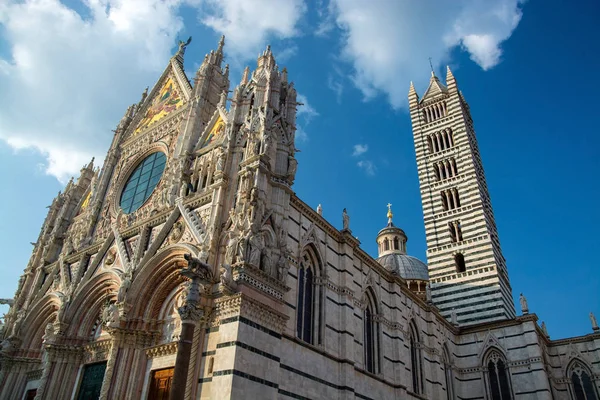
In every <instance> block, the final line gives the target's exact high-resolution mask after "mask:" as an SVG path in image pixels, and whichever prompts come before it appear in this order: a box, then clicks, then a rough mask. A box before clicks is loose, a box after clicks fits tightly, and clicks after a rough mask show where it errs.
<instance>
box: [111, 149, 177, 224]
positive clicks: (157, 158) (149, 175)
mask: <svg viewBox="0 0 600 400" xmlns="http://www.w3.org/2000/svg"><path fill="white" fill-rule="evenodd" d="M166 161H167V157H166V156H165V154H164V153H161V152H156V153H152V154H150V155H149V156H148V157H146V158H145V159H144V161H142V162H141V163H140V165H138V166H137V167H136V168H135V170H133V172H132V173H131V176H130V177H129V179H127V183H126V184H125V188H124V189H123V194H121V203H120V204H121V208H122V209H123V211H124V212H125V214H129V213H132V212H134V211H135V210H137V209H138V208H140V207H141V206H142V204H144V202H145V201H146V200H148V197H150V195H151V194H152V191H153V190H154V188H155V187H156V185H158V181H159V180H160V177H161V176H162V174H163V172H164V170H165V163H166Z"/></svg>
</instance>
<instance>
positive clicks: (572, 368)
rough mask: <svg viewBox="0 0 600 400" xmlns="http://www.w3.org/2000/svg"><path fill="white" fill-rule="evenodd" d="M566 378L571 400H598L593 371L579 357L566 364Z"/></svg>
mask: <svg viewBox="0 0 600 400" xmlns="http://www.w3.org/2000/svg"><path fill="white" fill-rule="evenodd" d="M566 378H567V381H568V382H569V393H570V394H571V398H572V399H573V400H598V389H597V388H596V384H595V382H594V373H593V369H592V368H591V366H590V365H589V364H588V363H587V362H585V360H583V359H582V358H580V357H575V358H573V359H572V360H571V361H570V362H569V364H567V369H566Z"/></svg>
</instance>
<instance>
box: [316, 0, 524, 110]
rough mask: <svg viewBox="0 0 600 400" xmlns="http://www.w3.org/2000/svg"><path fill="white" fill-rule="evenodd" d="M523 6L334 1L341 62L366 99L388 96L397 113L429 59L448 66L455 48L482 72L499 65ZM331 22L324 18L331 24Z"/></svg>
mask: <svg viewBox="0 0 600 400" xmlns="http://www.w3.org/2000/svg"><path fill="white" fill-rule="evenodd" d="M521 4H522V0H456V1H452V2H439V1H434V0H422V1H419V2H407V1H396V0H382V1H377V2H371V3H369V5H368V6H365V3H364V2H363V1H362V0H344V1H341V0H331V3H330V5H331V6H330V7H329V10H330V11H331V12H332V13H333V15H334V16H335V21H336V23H337V26H338V27H339V28H340V29H341V30H342V46H343V49H342V57H344V58H345V59H346V60H348V61H350V62H351V63H352V65H353V68H354V76H353V82H354V84H355V85H356V86H357V87H358V88H359V89H360V90H361V91H362V92H363V95H364V96H365V98H366V99H369V98H372V97H374V96H376V95H377V94H379V93H385V94H386V95H387V96H388V97H389V101H390V103H391V104H392V106H394V107H402V106H405V105H406V103H407V99H406V95H407V91H408V88H407V87H408V82H409V81H411V80H413V81H415V83H416V84H417V87H418V88H423V89H424V86H425V85H426V83H427V79H428V73H427V69H428V58H429V57H432V59H433V61H434V62H435V63H436V65H441V64H443V63H445V62H448V61H449V60H448V58H449V54H450V51H451V50H452V49H453V48H455V47H456V46H460V47H461V48H463V49H464V50H466V51H467V52H468V53H469V54H470V57H471V59H472V60H473V61H475V62H476V63H477V64H479V65H480V66H481V68H483V69H484V70H487V69H490V68H492V67H494V66H495V65H497V64H498V63H499V62H500V60H501V55H502V50H501V44H502V42H503V41H505V40H506V39H508V38H509V37H510V35H511V34H512V32H513V30H514V29H515V28H516V26H517V25H518V23H519V21H520V19H521V15H522V11H521V8H520V6H521ZM327 18H330V16H327V15H326V16H324V17H323V20H324V21H327Z"/></svg>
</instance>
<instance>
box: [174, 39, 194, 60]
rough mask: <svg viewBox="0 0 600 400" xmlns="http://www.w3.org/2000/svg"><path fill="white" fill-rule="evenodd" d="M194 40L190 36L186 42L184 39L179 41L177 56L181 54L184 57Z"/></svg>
mask: <svg viewBox="0 0 600 400" xmlns="http://www.w3.org/2000/svg"><path fill="white" fill-rule="evenodd" d="M191 42H192V37H191V36H190V37H189V38H188V40H187V42H184V41H183V40H180V41H179V49H178V50H177V53H175V57H177V56H180V57H183V55H184V54H185V48H186V47H187V46H188V45H189V44H190V43H191Z"/></svg>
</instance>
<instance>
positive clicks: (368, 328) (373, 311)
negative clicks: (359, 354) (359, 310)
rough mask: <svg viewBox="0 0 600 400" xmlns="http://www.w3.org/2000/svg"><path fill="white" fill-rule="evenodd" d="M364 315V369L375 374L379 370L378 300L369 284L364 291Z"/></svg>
mask: <svg viewBox="0 0 600 400" xmlns="http://www.w3.org/2000/svg"><path fill="white" fill-rule="evenodd" d="M362 301H363V302H364V306H365V308H364V315H363V325H364V326H363V329H364V330H363V332H364V334H363V348H364V353H365V370H367V371H368V372H370V373H373V374H376V373H379V372H380V371H381V358H380V350H381V349H380V348H381V346H380V343H381V337H380V327H379V319H378V317H379V314H380V310H379V302H378V301H377V295H376V294H375V290H373V287H372V286H371V285H369V286H367V287H366V288H365V291H364V295H363V299H362Z"/></svg>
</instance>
